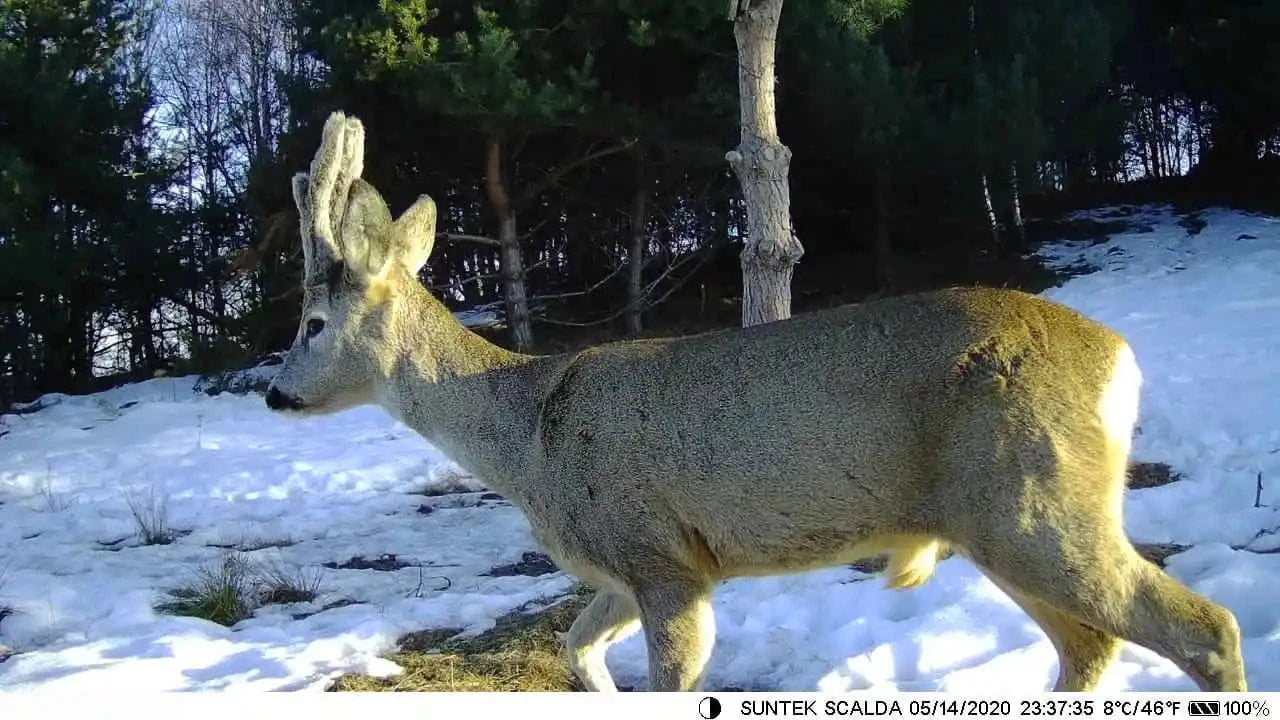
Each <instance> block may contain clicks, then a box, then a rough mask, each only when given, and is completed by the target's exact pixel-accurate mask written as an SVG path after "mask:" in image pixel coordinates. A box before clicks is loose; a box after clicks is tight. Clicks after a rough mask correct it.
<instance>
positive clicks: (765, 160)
mask: <svg viewBox="0 0 1280 720" xmlns="http://www.w3.org/2000/svg"><path fill="white" fill-rule="evenodd" d="M782 2H783V0H752V1H751V2H750V4H748V0H737V2H736V3H735V16H736V17H735V20H734V24H733V37H734V39H735V40H736V41H737V45H738V93H739V105H740V109H741V125H742V137H741V140H740V142H739V144H738V147H737V148H736V149H734V150H731V151H729V153H727V154H726V156H725V159H726V160H728V161H729V165H730V166H731V167H733V171H734V173H735V174H736V175H737V177H738V182H739V183H740V184H741V185H742V197H743V200H744V201H745V202H746V206H747V233H746V237H745V238H744V240H743V244H742V255H741V261H742V324H743V326H744V327H746V326H750V325H758V324H761V323H767V322H773V321H775V320H784V319H786V318H789V317H791V274H792V272H793V271H794V268H795V264H796V263H797V262H799V260H800V257H801V256H802V255H803V254H804V248H803V246H801V244H800V240H799V238H797V237H796V234H795V230H794V228H793V227H792V225H791V190H790V188H789V187H788V184H787V172H788V169H789V168H790V165H791V150H790V149H789V148H787V146H785V145H783V144H782V142H781V140H780V139H779V137H778V125H777V118H776V111H775V106H776V101H775V98H774V81H775V76H774V56H775V53H776V50H777V37H778V19H779V17H780V16H781V15H782Z"/></svg>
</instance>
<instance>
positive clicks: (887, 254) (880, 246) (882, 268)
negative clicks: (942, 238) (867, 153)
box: [875, 162, 894, 292]
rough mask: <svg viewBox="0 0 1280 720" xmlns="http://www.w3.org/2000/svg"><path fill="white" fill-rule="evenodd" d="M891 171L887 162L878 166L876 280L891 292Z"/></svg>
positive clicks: (882, 288) (876, 187) (876, 190)
mask: <svg viewBox="0 0 1280 720" xmlns="http://www.w3.org/2000/svg"><path fill="white" fill-rule="evenodd" d="M891 172H892V171H891V169H890V167H889V164H888V163H887V162H882V163H879V164H878V165H877V166H876V184H875V207H876V240H875V258H876V280H877V281H878V283H879V285H880V289H881V290H883V291H885V292H891V291H892V290H893V284H894V272H893V240H892V236H890V234H889V219H890V218H889V194H890V193H891V192H892V191H893V178H892V175H891Z"/></svg>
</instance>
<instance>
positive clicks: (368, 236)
mask: <svg viewBox="0 0 1280 720" xmlns="http://www.w3.org/2000/svg"><path fill="white" fill-rule="evenodd" d="M390 226H391V211H390V210H388V209H387V204H386V203H385V202H383V200H382V196H381V195H379V194H378V191H377V190H375V189H374V188H373V186H372V185H370V184H369V183H367V182H365V181H364V180H363V179H362V178H355V179H354V180H353V181H352V182H351V190H350V193H349V194H348V195H347V207H346V211H345V212H344V214H343V219H342V233H341V245H342V258H343V260H345V261H346V262H347V266H348V267H350V268H351V269H353V270H356V271H359V272H361V273H362V274H364V275H377V274H378V273H380V272H381V271H382V268H383V266H384V265H386V263H387V260H388V258H389V257H390V254H389V252H388V251H389V247H388V244H387V229H388V228H389V227H390Z"/></svg>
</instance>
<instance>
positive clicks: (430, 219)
mask: <svg viewBox="0 0 1280 720" xmlns="http://www.w3.org/2000/svg"><path fill="white" fill-rule="evenodd" d="M388 238H389V242H388V244H389V246H390V247H391V256H392V257H393V258H394V259H396V260H398V261H399V262H400V263H401V264H403V265H404V266H405V267H406V268H408V270H409V272H410V273H412V274H414V275H416V274H417V273H418V271H419V270H421V269H422V266H423V265H425V264H426V262H427V258H429V257H431V248H432V247H434V246H435V243H436V203H435V201H434V200H432V199H431V198H430V197H429V196H427V195H419V196H418V199H417V200H416V201H414V203H413V205H410V206H409V209H408V210H405V211H404V214H402V215H401V216H400V217H399V218H397V219H396V221H395V223H393V224H392V226H391V232H390V233H388Z"/></svg>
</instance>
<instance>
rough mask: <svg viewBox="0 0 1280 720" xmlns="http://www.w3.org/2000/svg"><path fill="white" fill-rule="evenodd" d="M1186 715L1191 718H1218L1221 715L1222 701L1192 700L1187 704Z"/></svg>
mask: <svg viewBox="0 0 1280 720" xmlns="http://www.w3.org/2000/svg"><path fill="white" fill-rule="evenodd" d="M1187 714H1188V715H1190V716H1191V717H1218V716H1219V715H1221V714H1222V701H1220V700H1192V701H1191V702H1189V703H1187Z"/></svg>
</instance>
